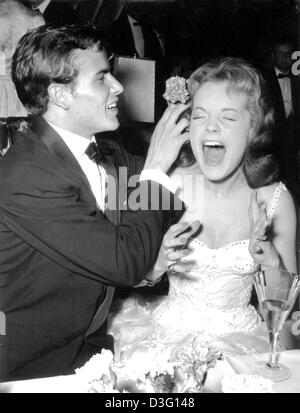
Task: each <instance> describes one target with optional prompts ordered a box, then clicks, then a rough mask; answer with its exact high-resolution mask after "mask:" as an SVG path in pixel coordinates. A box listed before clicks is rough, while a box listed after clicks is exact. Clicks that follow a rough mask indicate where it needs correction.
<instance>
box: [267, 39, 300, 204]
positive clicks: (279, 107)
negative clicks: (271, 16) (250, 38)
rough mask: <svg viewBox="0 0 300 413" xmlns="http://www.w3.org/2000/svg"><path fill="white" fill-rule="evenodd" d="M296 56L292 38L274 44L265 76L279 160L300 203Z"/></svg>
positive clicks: (299, 89)
mask: <svg viewBox="0 0 300 413" xmlns="http://www.w3.org/2000/svg"><path fill="white" fill-rule="evenodd" d="M292 53H293V48H292V43H291V42H290V41H289V40H288V39H282V40H278V41H276V42H274V45H273V53H272V58H273V66H271V67H270V68H268V69H267V70H265V72H264V73H263V75H264V78H265V80H266V82H267V84H268V89H269V93H270V97H271V100H272V104H273V106H274V115H275V130H274V151H275V153H276V155H277V156H278V158H279V161H280V164H281V168H282V172H283V174H284V177H285V179H286V181H287V184H288V186H289V187H290V189H291V191H292V193H293V194H294V196H295V198H296V200H297V201H298V202H299V203H300V184H299V158H298V151H299V147H300V144H299V122H300V117H299V113H300V112H299V111H300V105H299V101H300V80H299V77H298V76H295V75H294V74H293V73H292V71H291V67H292V63H293V60H292Z"/></svg>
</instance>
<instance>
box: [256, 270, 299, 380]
mask: <svg viewBox="0 0 300 413" xmlns="http://www.w3.org/2000/svg"><path fill="white" fill-rule="evenodd" d="M254 285H255V289H256V292H257V296H258V301H259V304H260V307H261V310H262V314H263V317H264V320H265V322H266V326H267V328H268V332H269V340H270V353H269V360H268V362H267V363H265V362H261V363H259V367H258V369H257V370H258V371H257V373H258V374H260V375H261V376H263V377H266V378H268V379H270V380H273V381H274V382H277V381H283V380H287V379H288V378H289V377H290V376H291V372H290V370H289V369H288V368H287V367H286V366H284V365H282V364H280V363H278V357H277V356H278V355H277V344H278V337H279V333H280V330H281V329H282V326H283V324H284V322H285V321H286V319H287V317H288V315H289V313H290V311H291V309H292V307H293V305H294V303H295V300H296V298H297V295H298V293H299V290H300V277H299V275H296V274H293V273H291V272H288V271H285V270H279V269H274V268H270V269H266V270H264V271H259V272H257V273H256V274H255V276H254Z"/></svg>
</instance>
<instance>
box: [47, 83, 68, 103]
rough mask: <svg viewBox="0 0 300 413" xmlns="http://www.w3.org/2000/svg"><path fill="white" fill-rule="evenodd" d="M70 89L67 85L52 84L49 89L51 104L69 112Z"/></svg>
mask: <svg viewBox="0 0 300 413" xmlns="http://www.w3.org/2000/svg"><path fill="white" fill-rule="evenodd" d="M70 93H71V92H70V89H69V88H68V87H66V85H61V84H58V83H51V85H50V86H49V87H48V95H49V103H50V104H52V105H55V106H58V107H60V108H61V109H64V110H68V109H69V106H70Z"/></svg>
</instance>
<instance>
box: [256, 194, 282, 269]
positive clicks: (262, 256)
mask: <svg viewBox="0 0 300 413" xmlns="http://www.w3.org/2000/svg"><path fill="white" fill-rule="evenodd" d="M249 218H250V222H251V231H250V244H249V252H250V254H251V255H252V258H253V259H254V261H255V262H256V263H257V264H260V265H264V266H267V267H279V266H280V256H279V254H278V252H277V250H276V249H275V248H274V246H273V244H272V242H271V241H270V240H269V228H270V225H271V222H270V220H269V219H268V217H267V207H266V205H265V204H263V203H262V204H260V205H259V204H258V201H257V193H256V192H253V194H252V195H251V205H250V208H249Z"/></svg>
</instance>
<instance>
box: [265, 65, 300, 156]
mask: <svg viewBox="0 0 300 413" xmlns="http://www.w3.org/2000/svg"><path fill="white" fill-rule="evenodd" d="M263 76H264V79H265V80H266V83H267V86H268V91H269V95H270V98H271V103H272V105H273V106H274V112H275V122H276V130H275V145H276V150H277V151H278V152H279V151H281V150H282V149H283V150H287V151H291V152H293V151H294V150H295V149H298V148H299V143H300V142H299V139H297V135H296V132H295V133H292V135H291V134H290V131H289V130H288V134H289V136H285V135H286V133H287V131H286V126H287V120H286V115H285V109H284V103H283V98H282V93H281V88H280V84H279V81H278V79H277V75H276V72H275V69H274V67H271V68H269V69H267V70H265V71H264V72H263ZM291 92H292V105H293V112H294V115H293V118H294V119H293V120H292V122H293V123H294V124H295V126H296V127H297V123H299V111H300V105H299V102H300V82H299V79H298V78H297V77H296V76H293V75H291Z"/></svg>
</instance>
